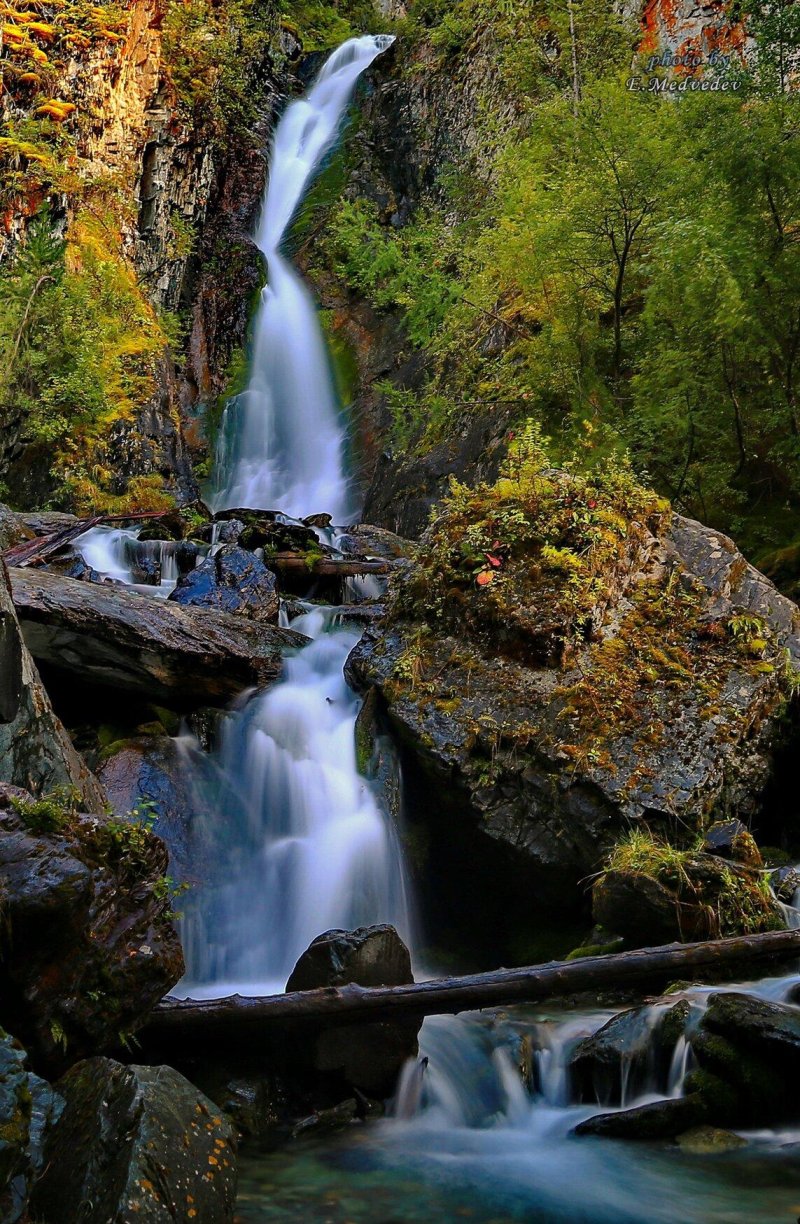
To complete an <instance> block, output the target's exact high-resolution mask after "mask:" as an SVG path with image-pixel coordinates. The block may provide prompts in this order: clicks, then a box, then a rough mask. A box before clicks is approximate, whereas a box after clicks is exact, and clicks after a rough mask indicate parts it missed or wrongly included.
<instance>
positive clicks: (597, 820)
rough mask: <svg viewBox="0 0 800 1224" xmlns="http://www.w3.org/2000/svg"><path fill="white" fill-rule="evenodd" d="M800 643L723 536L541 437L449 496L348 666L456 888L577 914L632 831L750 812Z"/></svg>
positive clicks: (689, 828) (787, 725) (623, 475)
mask: <svg viewBox="0 0 800 1224" xmlns="http://www.w3.org/2000/svg"><path fill="white" fill-rule="evenodd" d="M514 464H516V466H514ZM799 631H800V613H798V609H797V607H796V605H794V604H793V603H791V601H789V600H788V599H786V598H785V597H783V596H782V595H780V594H779V593H778V592H777V591H776V589H775V588H774V587H773V586H772V584H771V583H770V582H768V581H767V580H766V579H765V578H764V577H763V576H762V575H761V574H759V573H757V571H755V570H754V569H753V568H752V567H751V566H749V565H748V564H747V562H746V561H745V560H744V558H743V557H742V556H741V554H740V553H738V551H737V550H736V547H735V545H734V544H733V543H732V542H731V541H730V540H728V539H726V538H725V537H724V536H721V535H720V534H719V533H718V532H716V531H713V530H711V529H709V528H706V527H704V526H702V525H701V524H700V523H696V522H692V521H691V520H688V519H685V518H682V517H680V516H679V515H675V514H673V513H671V512H670V511H669V509H668V507H666V506H665V505H664V503H662V502H659V501H658V499H656V498H654V497H653V496H652V495H649V494H648V493H647V492H646V491H645V490H642V489H641V488H640V487H639V486H638V485H637V484H636V481H635V480H634V479H633V477H632V476H631V474H630V473H629V472H627V471H626V470H625V469H624V468H619V467H617V468H613V467H611V468H609V470H606V471H604V472H602V473H595V474H593V475H589V476H586V475H581V474H580V473H579V472H576V471H566V472H563V471H557V470H554V469H552V468H550V467H548V466H547V463H546V462H545V459H544V458H543V456H542V454H541V453H540V451H539V449H537V445H536V442H535V439H534V442H533V443H532V444H530V445H529V446H528V451H527V453H520V454H518V456H517V457H516V458H515V457H514V456H513V455H512V466H511V467H510V468H508V469H507V472H506V474H505V475H503V476H501V478H500V479H499V480H498V481H496V482H495V483H494V484H493V485H483V486H480V487H479V488H478V489H477V490H470V489H466V488H465V487H463V486H460V485H457V484H454V485H453V487H452V490H451V494H450V496H449V498H447V499H446V500H445V501H444V503H443V504H442V506H441V507H440V509H439V511H438V512H437V514H436V516H435V517H434V519H433V521H432V523H431V526H430V527H429V528H428V530H427V532H426V533H425V535H424V536H423V538H422V541H421V542H420V545H419V547H418V549H417V552H416V554H415V557H414V559H413V560H412V563H411V564H410V565H409V567H408V568H407V569H406V570H405V571H403V572H402V573H401V574H399V575H398V576H397V578H396V579H395V581H394V588H393V593H392V602H391V604H390V607H389V609H388V611H387V615H386V616H385V617H384V619H383V621H381V622H379V623H377V624H375V625H372V626H370V627H369V628H368V629H367V631H366V633H365V635H364V637H363V638H362V640H361V642H360V643H359V645H358V646H357V647H356V649H355V651H354V652H353V653H352V654H351V656H350V659H349V660H348V665H347V674H348V677H349V679H350V681H351V683H353V684H354V685H355V686H356V687H358V688H359V689H361V690H362V691H366V690H368V689H369V688H370V687H375V688H376V689H377V690H378V692H379V694H380V697H381V705H382V712H383V715H384V717H385V719H386V720H387V721H388V724H389V725H390V727H391V728H392V729H393V731H394V733H395V735H396V736H397V738H398V740H399V741H400V742H401V744H402V745H403V748H404V751H405V753H406V756H407V758H408V759H409V760H410V762H411V763H412V766H413V768H412V770H409V771H408V775H407V776H408V777H409V778H411V783H410V790H411V792H412V793H411V794H410V799H411V804H410V806H411V807H412V810H413V811H415V813H416V816H415V818H416V819H418V820H420V821H421V822H423V823H424V825H425V826H426V829H427V830H428V831H429V832H430V833H431V836H432V837H433V839H434V840H436V841H437V842H438V843H439V846H440V849H441V855H440V856H439V857H441V858H442V859H444V858H446V856H447V852H448V847H454V846H456V844H458V845H459V846H461V847H463V845H464V843H465V842H466V841H469V843H470V850H469V852H468V853H467V852H466V851H464V854H463V858H464V859H465V860H467V862H466V865H465V869H466V872H467V876H468V878H466V879H465V878H464V877H463V876H462V878H461V879H460V880H459V883H458V888H459V890H460V891H461V892H462V893H463V892H464V891H465V890H466V891H468V890H469V889H470V885H471V882H472V881H475V882H478V877H481V879H482V880H483V884H484V885H485V889H484V891H485V890H488V889H489V888H491V887H492V885H491V877H492V876H495V877H496V876H497V873H498V871H502V872H503V876H504V883H507V885H508V887H507V889H506V894H507V898H508V903H509V904H512V903H513V900H512V893H513V894H514V895H515V896H516V897H517V903H518V905H519V908H520V911H522V912H524V910H525V908H526V907H527V909H528V910H530V909H531V907H536V906H537V904H540V905H543V906H544V905H546V906H547V907H548V908H550V909H552V908H553V907H558V906H561V907H569V906H572V907H573V908H574V907H576V906H578V905H579V904H580V903H581V891H580V890H579V889H578V888H577V887H576V886H577V884H578V882H579V881H581V880H585V878H586V877H587V876H588V875H590V874H591V873H592V872H594V871H596V870H597V869H598V868H599V867H600V866H601V863H602V859H603V856H604V853H605V852H606V851H607V850H608V849H609V848H610V847H611V846H612V845H613V844H614V843H615V842H616V841H618V840H619V839H620V837H621V836H623V835H624V833H625V831H626V830H627V829H628V828H630V827H631V825H632V824H633V825H634V826H635V825H636V824H637V822H642V821H646V822H647V824H648V825H649V826H650V827H651V828H652V829H653V830H654V831H655V832H656V833H658V834H660V835H663V836H665V837H669V836H675V835H687V834H688V835H690V836H691V837H692V838H694V837H696V835H697V833H699V831H701V830H702V829H705V828H706V827H707V826H708V825H709V824H710V823H712V822H713V821H715V820H727V819H730V818H732V817H734V816H735V817H737V818H739V819H740V820H742V821H743V822H751V821H752V820H756V821H757V819H758V817H759V815H760V814H761V812H762V808H763V804H764V796H765V793H766V791H767V788H768V786H769V785H770V784H771V783H773V782H774V780H775V777H776V769H777V761H778V760H779V752H780V750H781V749H782V747H783V746H784V744H785V742H786V738H787V736H792V735H795V734H796V729H795V723H794V722H793V721H792V719H787V717H786V712H787V708H790V707H791V708H792V709H793V705H792V694H793V692H794V688H795V684H794V676H795V674H796V669H797V666H798V664H800V632H799ZM793 717H794V716H793V715H792V718H793ZM415 778H416V779H422V780H421V781H419V782H415ZM415 788H416V789H415ZM483 867H485V869H486V870H485V872H483ZM482 873H483V874H482ZM483 875H485V879H483ZM514 881H516V883H515V882H514Z"/></svg>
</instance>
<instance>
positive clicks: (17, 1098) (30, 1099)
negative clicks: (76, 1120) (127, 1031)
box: [0, 1029, 64, 1224]
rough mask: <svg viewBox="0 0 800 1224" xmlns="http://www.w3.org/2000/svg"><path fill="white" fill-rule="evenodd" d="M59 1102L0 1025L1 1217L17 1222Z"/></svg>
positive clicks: (9, 1222)
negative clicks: (34, 1072) (29, 1067)
mask: <svg viewBox="0 0 800 1224" xmlns="http://www.w3.org/2000/svg"><path fill="white" fill-rule="evenodd" d="M63 1105H64V1102H63V1100H62V1099H61V1097H60V1096H59V1095H58V1093H56V1092H55V1091H54V1090H53V1089H52V1088H51V1087H50V1085H49V1084H48V1083H46V1081H45V1080H43V1079H40V1078H39V1076H38V1075H34V1074H33V1073H32V1072H31V1071H29V1070H28V1067H27V1055H26V1053H25V1050H24V1049H23V1047H22V1046H21V1045H20V1043H19V1042H18V1041H16V1040H15V1039H14V1038H13V1037H9V1035H8V1034H7V1033H5V1032H3V1030H2V1029H0V1219H2V1220H3V1222H4V1224H16V1221H17V1220H21V1219H22V1218H23V1215H24V1214H25V1209H26V1204H27V1198H28V1192H29V1190H30V1188H31V1185H32V1183H33V1181H34V1180H35V1179H36V1177H37V1176H38V1174H39V1173H40V1171H41V1168H42V1163H43V1147H44V1142H45V1138H46V1135H47V1132H48V1131H49V1129H50V1127H52V1125H53V1124H54V1123H55V1122H56V1121H57V1120H58V1118H59V1116H60V1114H61V1110H62V1109H63Z"/></svg>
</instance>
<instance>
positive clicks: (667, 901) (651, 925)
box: [592, 871, 681, 945]
mask: <svg viewBox="0 0 800 1224" xmlns="http://www.w3.org/2000/svg"><path fill="white" fill-rule="evenodd" d="M678 906H679V903H678V902H677V900H676V897H675V895H674V894H673V893H672V892H671V891H670V890H669V889H668V888H666V887H665V886H664V885H663V884H659V882H658V880H654V879H653V878H652V877H651V876H646V875H642V874H640V873H634V872H629V871H607V872H606V873H605V875H604V876H603V877H602V879H600V880H598V881H597V882H596V884H595V885H594V887H593V889H592V917H593V918H594V920H595V922H598V923H600V924H602V926H604V927H605V928H606V930H609V931H615V932H617V933H618V934H619V935H621V936H623V938H624V937H632V938H633V939H634V940H635V941H636V943H638V944H640V945H647V944H666V943H671V942H672V941H673V940H675V939H680V937H681V926H680V910H679V908H678Z"/></svg>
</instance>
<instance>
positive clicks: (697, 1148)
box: [675, 1126, 747, 1156]
mask: <svg viewBox="0 0 800 1224" xmlns="http://www.w3.org/2000/svg"><path fill="white" fill-rule="evenodd" d="M675 1142H676V1143H677V1145H678V1147H679V1148H680V1149H681V1151H683V1152H691V1153H692V1155H694V1156H712V1155H713V1154H714V1153H715V1152H735V1151H737V1150H738V1149H739V1148H743V1147H747V1140H746V1139H742V1137H741V1135H735V1134H734V1133H733V1131H728V1130H721V1129H720V1128H719V1127H718V1126H693V1127H692V1129H691V1130H687V1131H684V1132H683V1134H682V1135H678V1136H677V1137H676V1139H675Z"/></svg>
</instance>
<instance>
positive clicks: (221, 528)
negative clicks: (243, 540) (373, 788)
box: [192, 518, 244, 544]
mask: <svg viewBox="0 0 800 1224" xmlns="http://www.w3.org/2000/svg"><path fill="white" fill-rule="evenodd" d="M243 530H244V523H243V522H242V521H241V519H235V518H234V519H221V520H219V521H218V522H213V523H203V525H202V527H198V528H196V529H195V530H194V531H193V532H192V538H193V539H195V540H202V541H203V542H204V543H205V544H210V543H211V542H212V540H213V541H214V542H215V543H217V544H236V543H237V542H238V540H239V536H240V535H241V534H242V531H243Z"/></svg>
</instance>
